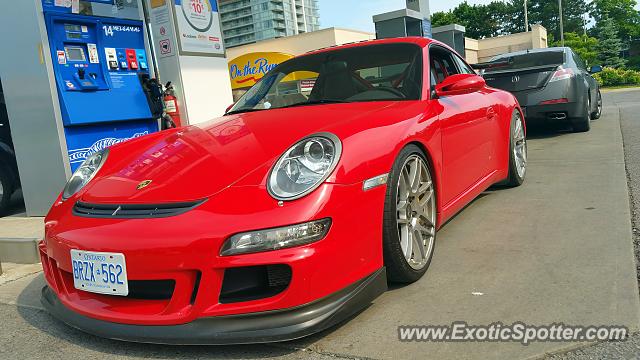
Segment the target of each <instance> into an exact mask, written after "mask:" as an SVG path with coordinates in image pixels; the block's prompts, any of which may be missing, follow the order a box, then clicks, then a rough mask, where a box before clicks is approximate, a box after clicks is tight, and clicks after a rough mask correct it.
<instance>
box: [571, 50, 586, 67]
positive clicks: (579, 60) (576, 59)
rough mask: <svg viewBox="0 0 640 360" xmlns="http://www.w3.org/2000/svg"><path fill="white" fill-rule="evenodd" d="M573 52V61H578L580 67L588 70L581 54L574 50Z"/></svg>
mask: <svg viewBox="0 0 640 360" xmlns="http://www.w3.org/2000/svg"><path fill="white" fill-rule="evenodd" d="M571 54H572V55H573V61H575V62H576V65H577V66H578V69H580V70H585V71H586V70H587V65H585V63H584V61H582V59H581V58H580V56H578V54H576V53H575V52H573V51H572V52H571Z"/></svg>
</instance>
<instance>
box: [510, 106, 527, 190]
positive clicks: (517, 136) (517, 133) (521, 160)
mask: <svg viewBox="0 0 640 360" xmlns="http://www.w3.org/2000/svg"><path fill="white" fill-rule="evenodd" d="M512 136H513V139H512V140H511V141H512V142H513V158H514V160H515V163H516V171H517V172H518V176H519V177H520V178H521V179H522V178H524V174H525V173H526V171H527V139H526V136H525V133H524V126H523V125H522V116H520V114H517V115H516V124H515V129H514V130H513V135H512Z"/></svg>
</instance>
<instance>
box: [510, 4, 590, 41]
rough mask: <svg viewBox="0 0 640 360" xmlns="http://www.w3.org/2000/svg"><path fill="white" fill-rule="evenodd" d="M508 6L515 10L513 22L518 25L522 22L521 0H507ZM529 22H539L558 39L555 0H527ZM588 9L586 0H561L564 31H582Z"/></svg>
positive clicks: (557, 16)
mask: <svg viewBox="0 0 640 360" xmlns="http://www.w3.org/2000/svg"><path fill="white" fill-rule="evenodd" d="M508 2H509V4H510V6H511V7H512V8H513V9H515V10H516V14H517V17H516V18H515V19H514V22H515V23H516V24H517V26H518V27H520V24H524V9H523V7H524V5H523V1H522V0H509V1H508ZM528 4H529V5H528V9H529V23H530V24H541V25H542V26H544V27H545V28H546V29H547V31H548V32H549V34H552V35H553V36H554V38H556V39H560V15H559V14H560V11H559V8H558V1H557V0H529V2H528ZM588 10H589V5H588V4H587V2H586V0H563V1H562V21H563V24H564V31H565V33H569V32H574V33H583V32H584V26H585V24H584V15H585V14H586V13H587V11H588Z"/></svg>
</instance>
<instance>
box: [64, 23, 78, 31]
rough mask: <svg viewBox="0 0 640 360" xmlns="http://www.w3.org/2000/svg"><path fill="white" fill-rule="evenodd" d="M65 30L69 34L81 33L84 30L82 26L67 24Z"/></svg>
mask: <svg viewBox="0 0 640 360" xmlns="http://www.w3.org/2000/svg"><path fill="white" fill-rule="evenodd" d="M64 29H65V30H66V31H67V32H70V31H71V32H80V31H81V30H82V27H81V26H80V25H73V24H65V25H64Z"/></svg>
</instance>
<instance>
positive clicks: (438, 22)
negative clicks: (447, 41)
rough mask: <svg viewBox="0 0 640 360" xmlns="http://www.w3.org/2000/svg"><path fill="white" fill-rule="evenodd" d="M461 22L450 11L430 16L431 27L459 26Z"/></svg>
mask: <svg viewBox="0 0 640 360" xmlns="http://www.w3.org/2000/svg"><path fill="white" fill-rule="evenodd" d="M461 23H462V21H460V19H458V18H457V17H456V16H455V15H454V14H453V12H452V11H451V10H449V11H446V12H445V11H439V12H435V13H433V14H431V26H433V27H438V26H445V25H450V24H460V25H462V24H461Z"/></svg>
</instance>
